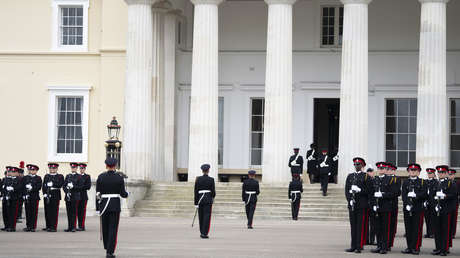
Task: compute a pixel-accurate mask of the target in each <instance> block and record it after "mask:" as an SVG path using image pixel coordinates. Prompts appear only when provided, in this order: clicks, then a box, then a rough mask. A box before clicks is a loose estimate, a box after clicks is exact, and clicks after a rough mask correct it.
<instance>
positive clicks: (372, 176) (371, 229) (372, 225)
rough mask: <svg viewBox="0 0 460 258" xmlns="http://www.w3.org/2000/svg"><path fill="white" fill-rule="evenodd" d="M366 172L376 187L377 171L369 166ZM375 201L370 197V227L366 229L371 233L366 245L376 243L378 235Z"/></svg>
mask: <svg viewBox="0 0 460 258" xmlns="http://www.w3.org/2000/svg"><path fill="white" fill-rule="evenodd" d="M366 173H367V175H368V176H369V180H372V186H373V189H374V188H375V184H376V180H377V178H376V175H375V171H374V169H373V168H368V169H367V171H366ZM371 197H372V196H371ZM374 202H375V200H373V198H370V199H369V207H370V209H369V218H368V221H369V223H368V224H369V228H366V230H368V232H369V234H367V239H366V245H374V244H375V243H376V241H375V239H376V237H377V229H376V226H377V217H376V215H377V213H376V211H374V210H373V209H372V207H373V203H374Z"/></svg>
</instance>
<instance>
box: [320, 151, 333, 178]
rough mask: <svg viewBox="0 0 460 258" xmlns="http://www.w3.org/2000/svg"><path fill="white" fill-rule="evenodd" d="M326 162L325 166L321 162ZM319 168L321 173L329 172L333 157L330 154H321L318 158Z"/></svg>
mask: <svg viewBox="0 0 460 258" xmlns="http://www.w3.org/2000/svg"><path fill="white" fill-rule="evenodd" d="M323 162H324V164H323V165H324V166H323V167H322V166H321V164H322V163H323ZM318 168H319V173H320V174H329V173H330V172H331V168H332V157H331V156H329V155H323V154H320V155H319V158H318Z"/></svg>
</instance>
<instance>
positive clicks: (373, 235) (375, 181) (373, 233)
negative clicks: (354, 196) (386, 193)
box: [369, 162, 385, 253]
mask: <svg viewBox="0 0 460 258" xmlns="http://www.w3.org/2000/svg"><path fill="white" fill-rule="evenodd" d="M375 166H376V167H377V174H374V177H373V178H372V191H371V198H370V202H369V205H370V208H371V209H370V213H369V214H370V216H369V221H370V223H369V224H370V225H371V227H370V230H369V235H370V238H369V244H373V243H374V240H377V241H376V245H377V248H376V249H373V250H371V251H372V252H375V253H380V250H381V248H380V246H381V238H382V234H381V232H382V230H383V228H382V226H381V224H382V223H383V221H382V218H381V216H380V214H379V212H380V213H381V212H382V210H381V209H380V205H381V203H382V199H381V197H379V198H376V197H375V193H377V192H381V189H382V183H383V179H384V178H385V162H377V163H376V164H375ZM372 225H373V227H372Z"/></svg>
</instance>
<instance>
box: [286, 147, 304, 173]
mask: <svg viewBox="0 0 460 258" xmlns="http://www.w3.org/2000/svg"><path fill="white" fill-rule="evenodd" d="M288 166H289V167H290V168H291V175H292V177H294V175H295V174H298V175H301V174H302V172H303V157H302V155H299V148H294V155H292V156H291V157H289V164H288Z"/></svg>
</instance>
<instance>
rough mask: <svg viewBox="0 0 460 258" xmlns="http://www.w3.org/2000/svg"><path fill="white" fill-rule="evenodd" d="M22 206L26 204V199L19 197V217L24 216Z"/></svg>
mask: <svg viewBox="0 0 460 258" xmlns="http://www.w3.org/2000/svg"><path fill="white" fill-rule="evenodd" d="M22 206H24V199H22V198H21V199H19V206H18V219H20V218H22Z"/></svg>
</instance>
